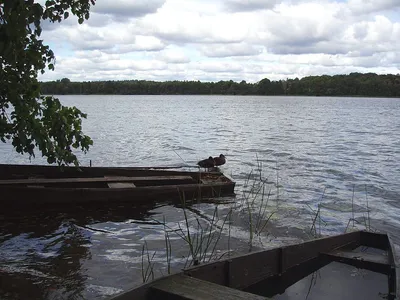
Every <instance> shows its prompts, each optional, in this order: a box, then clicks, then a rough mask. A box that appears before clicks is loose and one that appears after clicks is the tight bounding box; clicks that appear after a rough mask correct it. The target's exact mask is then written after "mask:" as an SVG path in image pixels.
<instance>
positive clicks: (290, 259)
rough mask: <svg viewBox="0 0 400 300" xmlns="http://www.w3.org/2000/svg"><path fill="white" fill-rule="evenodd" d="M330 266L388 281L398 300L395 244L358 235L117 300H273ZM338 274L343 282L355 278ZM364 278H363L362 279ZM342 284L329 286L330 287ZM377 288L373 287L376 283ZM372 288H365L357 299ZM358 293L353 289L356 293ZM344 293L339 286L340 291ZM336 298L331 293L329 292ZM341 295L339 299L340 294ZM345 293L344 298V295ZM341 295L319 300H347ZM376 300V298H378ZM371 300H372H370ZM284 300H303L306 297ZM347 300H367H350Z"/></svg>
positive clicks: (203, 271) (230, 265)
mask: <svg viewBox="0 0 400 300" xmlns="http://www.w3.org/2000/svg"><path fill="white" fill-rule="evenodd" d="M330 264H339V265H342V266H354V267H357V268H359V269H364V270H368V272H373V273H374V274H375V273H377V275H378V276H381V274H383V275H386V276H387V285H386V288H385V289H386V290H387V293H386V295H385V298H386V299H392V300H393V299H399V295H400V294H399V293H400V292H399V284H400V281H399V266H398V261H397V259H396V255H395V253H394V247H393V244H392V242H391V239H390V237H389V236H388V235H386V234H380V233H372V232H367V231H356V232H351V233H346V234H341V235H337V236H330V237H325V238H320V239H316V240H311V241H308V242H305V243H300V244H294V245H290V246H284V247H280V248H274V249H270V250H265V251H258V252H253V253H250V254H245V255H241V256H237V257H234V258H230V259H225V260H220V261H216V262H212V263H207V264H204V265H200V266H194V267H191V268H189V269H185V270H183V271H182V272H179V273H176V274H172V275H169V276H166V277H162V278H160V279H156V280H154V281H152V282H150V283H146V284H143V285H140V286H138V287H136V288H134V289H132V290H129V291H126V292H122V293H120V294H117V295H115V296H113V297H111V298H110V299H112V300H130V299H137V300H141V299H146V300H152V299H223V300H226V299H244V300H249V299H268V298H266V297H274V296H276V295H279V294H284V293H285V291H286V290H287V289H289V288H290V287H291V286H292V285H294V284H296V283H297V282H299V281H300V280H303V279H305V278H306V277H307V276H310V274H312V273H314V272H315V271H317V270H319V269H322V268H324V267H326V266H329V265H330ZM346 270H347V271H348V269H346V268H345V269H344V271H343V272H339V273H338V274H337V276H338V278H339V279H341V280H345V281H346V280H348V279H345V278H346V276H347V278H351V276H353V275H349V274H345V273H346V272H345V271H346ZM361 278H363V276H361ZM334 283H337V282H333V281H331V282H327V284H326V285H325V286H331V285H332V284H334ZM372 285H373V283H372ZM370 287H371V282H369V281H365V282H361V285H360V286H357V287H354V289H355V294H359V295H361V294H362V293H361V290H366V291H367V292H366V293H368V288H370ZM352 288H353V287H352ZM338 289H339V290H340V289H341V288H340V286H339V288H338ZM330 292H332V290H330ZM335 293H336V294H335ZM344 293H345V292H344ZM337 296H338V294H337V290H334V291H333V295H329V290H324V291H323V296H322V297H317V298H314V299H344V298H347V296H349V294H345V295H344V298H343V297H341V296H339V297H337ZM369 296H372V299H376V296H377V295H375V298H374V295H369ZM367 298H368V297H367ZM284 299H304V295H301V294H298V295H297V293H296V294H295V296H294V297H287V298H284ZM347 299H363V297H361V298H357V297H356V298H354V297H352V296H351V294H350V296H349V297H348V298H347Z"/></svg>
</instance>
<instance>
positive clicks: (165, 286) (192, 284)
mask: <svg viewBox="0 0 400 300" xmlns="http://www.w3.org/2000/svg"><path fill="white" fill-rule="evenodd" d="M147 299H168V300H180V299H186V300H209V299H220V300H265V299H267V298H265V297H262V296H258V295H255V294H251V293H247V292H243V291H240V290H236V289H232V288H229V287H226V286H222V285H218V284H215V283H212V282H208V281H204V280H200V279H197V278H192V277H189V276H186V275H182V274H178V275H176V276H172V277H170V278H166V279H165V280H161V281H158V282H157V283H156V284H154V285H152V286H151V287H150V292H149V295H148V298H147Z"/></svg>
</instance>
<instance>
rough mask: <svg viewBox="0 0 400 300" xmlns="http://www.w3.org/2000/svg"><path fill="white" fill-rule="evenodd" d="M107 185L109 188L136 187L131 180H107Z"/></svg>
mask: <svg viewBox="0 0 400 300" xmlns="http://www.w3.org/2000/svg"><path fill="white" fill-rule="evenodd" d="M107 185H108V187H109V188H110V189H124V188H134V187H136V185H134V184H133V183H132V182H109V183H107Z"/></svg>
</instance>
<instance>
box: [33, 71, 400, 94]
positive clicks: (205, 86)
mask: <svg viewBox="0 0 400 300" xmlns="http://www.w3.org/2000/svg"><path fill="white" fill-rule="evenodd" d="M41 92H42V94H45V95H49V94H51V95H67V94H78V95H80V94H81V95H90V94H103V95H104V94H105V95H109V94H114V95H304V96H367V97H400V75H377V74H375V73H366V74H362V73H350V74H349V75H334V76H328V75H321V76H308V77H304V78H302V79H298V78H296V79H288V80H279V81H271V80H269V79H267V78H265V79H262V80H261V81H259V82H257V83H247V82H246V81H244V80H243V81H241V82H240V83H239V82H234V81H232V80H230V81H218V82H200V81H164V82H158V81H147V80H123V81H88V82H72V81H70V80H69V79H68V78H63V79H61V80H57V81H49V82H42V83H41Z"/></svg>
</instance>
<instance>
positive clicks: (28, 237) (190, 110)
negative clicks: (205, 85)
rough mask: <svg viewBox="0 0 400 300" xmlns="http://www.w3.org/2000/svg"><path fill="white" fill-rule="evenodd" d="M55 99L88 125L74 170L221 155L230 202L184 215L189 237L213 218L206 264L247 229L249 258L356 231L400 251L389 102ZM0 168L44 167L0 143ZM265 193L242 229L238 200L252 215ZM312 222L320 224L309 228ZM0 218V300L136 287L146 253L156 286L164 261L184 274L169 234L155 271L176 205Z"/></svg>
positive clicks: (243, 247) (399, 190)
mask: <svg viewBox="0 0 400 300" xmlns="http://www.w3.org/2000/svg"><path fill="white" fill-rule="evenodd" d="M59 98H60V100H61V102H62V103H63V104H65V105H69V106H70V105H74V106H77V107H78V108H79V109H81V110H82V111H83V112H85V113H87V114H88V118H87V119H86V120H84V122H83V125H84V127H83V129H84V132H85V133H86V134H88V135H89V136H91V137H92V139H93V141H94V145H93V146H92V148H91V149H90V151H89V153H88V154H87V155H83V154H80V155H79V159H80V162H81V164H82V165H89V163H90V161H91V162H92V164H93V165H94V166H182V165H189V166H194V165H195V164H196V162H197V161H198V160H200V159H203V158H207V157H208V156H210V155H213V156H217V155H219V154H220V153H223V154H224V155H225V156H226V158H227V163H226V164H225V165H223V166H222V167H221V171H222V172H224V173H226V174H228V175H230V176H231V177H232V178H234V179H235V180H236V182H237V187H236V193H237V196H236V198H233V199H228V200H229V201H227V202H226V203H225V202H224V203H219V204H218V205H217V204H216V203H201V204H196V205H193V206H192V207H190V209H189V208H188V215H189V219H190V221H191V222H192V224H193V225H192V227H191V230H193V232H195V231H196V230H197V232H199V227H196V225H195V224H198V223H196V222H197V220H199V223H201V224H204V226H207V224H208V225H209V224H210V223H213V222H215V220H216V218H217V217H218V220H219V222H218V226H219V227H218V228H222V229H221V230H220V232H221V238H220V240H219V241H218V244H217V246H216V248H215V252H214V254H216V255H217V254H218V255H220V256H222V255H224V254H226V250H227V249H229V250H231V251H232V252H233V253H240V252H246V251H248V250H249V249H248V247H250V246H249V228H250V227H249V226H256V227H257V228H258V229H260V228H262V231H261V233H259V234H256V235H255V237H254V239H253V241H252V243H251V245H252V246H253V247H254V248H267V247H272V246H276V245H282V244H287V243H293V242H296V241H300V240H303V239H305V238H307V237H308V236H310V235H319V234H322V235H326V234H338V233H343V232H344V231H345V230H352V229H353V228H359V229H365V228H368V229H369V228H371V229H372V230H381V231H386V232H389V233H391V234H392V235H393V236H394V239H395V241H396V242H397V243H399V241H400V234H399V231H398V226H399V225H400V163H399V161H400V118H399V116H400V100H399V99H387V98H382V99H381V98H335V97H259V96H257V97H254V96H107V95H91V96H59ZM0 163H21V164H25V163H35V164H41V163H45V161H44V160H43V159H42V158H41V157H40V155H38V157H37V158H36V159H32V161H31V162H30V161H29V159H28V156H27V155H24V156H23V155H20V154H17V153H15V152H13V151H12V147H11V146H10V145H9V144H0ZM191 169H192V170H193V168H191ZM249 174H250V176H249ZM259 177H262V178H263V180H264V179H265V180H266V181H265V182H266V184H265V185H264V186H265V193H264V195H265V197H264V198H263V197H262V196H261V194H262V193H261V192H260V193H258V194H257V193H253V194H251V195H250V196H248V194H244V195H243V193H242V191H243V190H245V191H246V190H248V189H249V187H251V183H248V178H250V182H251V181H252V180H256V179H257V178H259ZM246 183H247V185H246ZM253 191H254V188H253ZM268 193H270V197H269V202H268V204H267V206H266V213H265V214H262V215H259V216H260V220H259V219H257V222H254V219H253V223H251V222H249V217H248V216H249V213H248V208H247V205H243V199H250V200H251V202H252V211H253V213H254V214H255V215H257V212H259V211H260V210H259V207H263V205H264V203H266V200H265V199H266V198H267V197H266V195H267V194H268ZM216 201H217V200H216ZM217 203H218V201H217ZM215 207H217V213H218V216H217V217H216V215H215ZM317 212H318V216H320V218H315V216H316V214H317ZM227 216H229V220H228V221H227V222H225V223H224V220H225V221H226V219H225V218H226V217H227ZM213 217H214V218H213ZM269 217H271V218H270V219H269ZM0 219H2V222H1V223H0V298H2V299H21V298H26V297H28V296H27V295H29V298H31V299H55V298H56V299H58V298H61V299H67V298H71V299H102V298H106V297H107V296H109V295H112V294H114V293H117V292H120V291H123V290H126V289H128V288H130V287H132V286H134V285H137V284H139V283H141V282H142V281H143V278H142V269H143V266H144V265H145V263H146V261H145V262H144V263H143V262H142V258H141V257H142V254H143V253H144V254H146V253H147V250H146V249H147V248H145V250H144V252H143V245H146V246H147V247H148V250H149V254H150V256H151V258H152V261H154V262H155V264H156V267H157V268H155V269H156V270H155V273H156V274H155V276H160V275H161V274H162V273H161V272H163V274H165V273H166V272H167V269H168V268H167V266H168V264H169V263H170V264H171V266H172V267H173V268H179V267H182V266H184V264H185V262H186V259H187V257H188V253H187V247H186V248H185V243H184V242H183V240H182V238H180V237H179V236H176V235H173V234H172V233H171V236H170V241H171V245H172V255H171V260H170V262H169V263H168V262H167V260H166V256H167V253H168V251H166V246H165V228H164V225H162V224H160V222H164V220H165V222H166V224H167V225H168V227H169V228H172V229H175V230H176V229H177V228H179V226H178V225H177V224H178V222H182V221H183V220H184V213H183V209H182V207H180V206H176V205H175V206H173V205H163V203H162V202H160V203H158V204H157V205H149V206H146V207H120V206H116V207H101V208H98V209H91V210H89V209H87V208H84V207H77V208H71V209H70V210H68V211H57V210H55V211H54V210H49V211H36V212H31V213H30V214H29V215H27V214H25V213H24V214H23V213H19V212H13V213H11V214H10V213H9V212H7V213H0ZM261 219H263V220H262V221H261ZM268 219H269V221H268V222H266V221H267V220H268ZM314 219H315V220H316V221H315V222H313V220H314ZM227 223H229V226H228V225H227ZM255 223H257V224H255ZM260 224H266V225H265V226H264V225H262V226H261V225H260ZM258 225H260V226H258ZM227 228H229V230H227ZM252 228H253V229H254V227H252ZM218 232H219V231H218V230H217V233H218ZM154 252H156V253H155V254H154ZM153 254H154V256H153ZM57 297H58V298H57Z"/></svg>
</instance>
